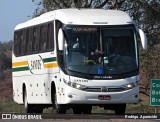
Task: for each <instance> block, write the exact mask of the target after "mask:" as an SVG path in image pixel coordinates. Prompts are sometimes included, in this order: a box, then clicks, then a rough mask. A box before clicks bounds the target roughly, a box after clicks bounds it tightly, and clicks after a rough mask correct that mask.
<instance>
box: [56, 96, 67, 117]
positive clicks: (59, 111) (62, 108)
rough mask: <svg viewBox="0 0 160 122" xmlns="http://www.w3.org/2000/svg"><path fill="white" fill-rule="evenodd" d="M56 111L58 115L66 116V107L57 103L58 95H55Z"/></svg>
mask: <svg viewBox="0 0 160 122" xmlns="http://www.w3.org/2000/svg"><path fill="white" fill-rule="evenodd" d="M54 97H55V109H56V113H57V114H65V113H66V106H65V105H63V104H58V103H57V94H56V93H55V96H54Z"/></svg>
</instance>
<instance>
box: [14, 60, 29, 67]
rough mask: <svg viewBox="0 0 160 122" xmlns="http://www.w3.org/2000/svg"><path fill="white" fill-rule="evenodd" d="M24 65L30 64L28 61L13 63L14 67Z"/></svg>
mask: <svg viewBox="0 0 160 122" xmlns="http://www.w3.org/2000/svg"><path fill="white" fill-rule="evenodd" d="M24 65H28V62H27V61H22V62H15V63H12V67H17V66H24Z"/></svg>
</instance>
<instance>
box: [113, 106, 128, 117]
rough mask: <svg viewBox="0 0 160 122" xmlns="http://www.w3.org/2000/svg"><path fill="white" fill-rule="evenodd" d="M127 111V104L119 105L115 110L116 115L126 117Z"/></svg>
mask: <svg viewBox="0 0 160 122" xmlns="http://www.w3.org/2000/svg"><path fill="white" fill-rule="evenodd" d="M125 111H126V104H118V105H117V106H116V108H115V114H116V115H124V114H125Z"/></svg>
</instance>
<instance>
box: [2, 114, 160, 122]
mask: <svg viewBox="0 0 160 122" xmlns="http://www.w3.org/2000/svg"><path fill="white" fill-rule="evenodd" d="M156 117H157V118H156ZM2 118H3V119H2ZM143 118H145V119H143ZM159 118H160V115H158V116H156V115H141V114H139V115H123V116H117V115H114V114H107V115H106V114H91V115H74V114H64V115H58V114H32V115H30V114H13V113H11V114H10V113H9V114H8V113H7V114H1V115H0V122H28V121H29V122H137V121H139V122H154V121H159V120H160V119H159ZM158 119H159V120H158Z"/></svg>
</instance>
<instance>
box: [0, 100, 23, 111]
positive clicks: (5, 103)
mask: <svg viewBox="0 0 160 122" xmlns="http://www.w3.org/2000/svg"><path fill="white" fill-rule="evenodd" d="M8 112H9V113H23V112H24V107H23V106H22V105H19V104H17V103H16V102H14V101H13V100H12V99H6V98H3V99H2V98H1V99H0V113H8Z"/></svg>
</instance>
